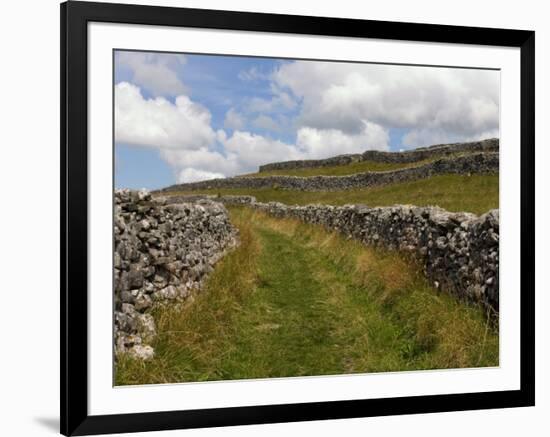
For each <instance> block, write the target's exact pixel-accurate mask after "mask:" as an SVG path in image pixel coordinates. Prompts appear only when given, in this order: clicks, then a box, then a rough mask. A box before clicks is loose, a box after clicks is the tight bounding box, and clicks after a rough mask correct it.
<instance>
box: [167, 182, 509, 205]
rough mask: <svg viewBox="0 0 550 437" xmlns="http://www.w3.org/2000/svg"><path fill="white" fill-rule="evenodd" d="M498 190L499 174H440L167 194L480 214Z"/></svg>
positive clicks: (495, 201) (494, 200)
mask: <svg viewBox="0 0 550 437" xmlns="http://www.w3.org/2000/svg"><path fill="white" fill-rule="evenodd" d="M498 192H499V184H498V175H472V176H465V175H440V176H434V177H431V178H428V179H421V180H418V181H412V182H403V183H398V184H392V185H385V186H380V187H372V188H364V189H359V190H346V191H329V192H309V191H292V190H282V189H276V188H260V189H245V188H242V189H240V188H234V189H215V190H200V191H188V192H185V191H182V192H174V193H170V194H198V193H204V194H214V195H216V194H221V195H225V194H248V195H252V196H256V198H257V200H258V201H260V202H270V201H277V202H282V203H286V204H298V205H305V204H309V203H324V204H331V205H344V204H346V203H363V204H367V205H369V206H387V205H394V204H412V205H418V206H427V205H437V206H440V207H442V208H445V209H447V210H449V211H468V212H473V213H476V214H482V213H485V212H487V211H489V210H490V209H493V208H498V205H499V203H498Z"/></svg>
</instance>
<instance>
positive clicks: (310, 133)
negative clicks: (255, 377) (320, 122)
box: [296, 121, 390, 158]
mask: <svg viewBox="0 0 550 437" xmlns="http://www.w3.org/2000/svg"><path fill="white" fill-rule="evenodd" d="M389 139H390V138H389V134H388V131H387V130H386V129H384V128H383V127H382V126H380V125H377V124H375V123H371V122H368V121H365V122H363V127H362V129H361V130H360V131H359V132H358V133H356V134H346V133H344V132H342V131H341V130H338V129H317V128H313V127H302V128H300V129H299V130H298V134H297V139H296V144H297V146H298V148H299V149H300V151H301V153H302V154H303V156H305V157H307V158H326V157H328V156H332V155H335V154H346V153H360V152H364V151H365V150H368V149H371V150H372V149H376V150H388V148H389Z"/></svg>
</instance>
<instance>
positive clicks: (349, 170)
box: [243, 160, 430, 177]
mask: <svg viewBox="0 0 550 437" xmlns="http://www.w3.org/2000/svg"><path fill="white" fill-rule="evenodd" d="M427 162H430V160H424V161H418V162H409V163H385V162H375V161H361V162H353V163H351V164H346V165H335V166H330V167H314V168H295V169H285V170H269V171H263V172H261V173H260V172H258V173H250V174H246V175H243V177H263V176H278V175H284V176H302V177H308V176H319V175H323V176H344V175H348V174H354V173H364V172H366V171H388V170H399V169H401V168H408V167H415V166H418V165H422V164H425V163H427Z"/></svg>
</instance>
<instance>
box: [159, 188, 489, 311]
mask: <svg viewBox="0 0 550 437" xmlns="http://www.w3.org/2000/svg"><path fill="white" fill-rule="evenodd" d="M190 199H193V200H197V199H208V200H210V201H217V202H221V203H223V204H225V205H246V206H249V207H252V208H254V209H257V210H260V211H263V212H266V213H268V214H270V215H273V216H275V217H280V218H295V219H299V220H301V221H303V222H306V223H312V224H317V225H322V226H324V227H325V228H327V229H329V230H333V231H338V232H340V233H342V234H344V235H345V236H346V237H348V238H353V239H356V240H359V241H361V242H362V243H364V244H367V245H370V246H382V247H385V248H387V249H395V250H400V251H403V252H405V253H407V254H409V255H411V256H412V257H413V258H415V259H416V260H417V261H419V262H420V264H421V265H422V266H423V268H424V273H425V274H426V276H427V277H428V278H429V279H430V280H431V281H432V283H433V284H434V285H435V286H436V287H437V288H439V289H441V290H445V291H447V292H450V293H452V294H455V295H456V296H458V297H459V298H461V299H464V300H467V301H471V302H477V303H481V304H482V305H484V306H485V307H486V308H487V309H488V310H489V311H490V312H491V313H493V314H497V313H498V308H499V293H498V290H499V288H498V283H499V279H498V278H499V210H498V209H495V210H491V211H489V212H488V213H486V214H484V215H481V216H477V215H475V214H470V213H465V212H460V213H453V212H448V211H446V210H444V209H442V208H438V207H417V206H411V205H396V206H391V207H376V208H371V207H368V206H366V205H345V206H330V205H306V206H296V205H285V204H282V203H278V202H269V203H261V202H257V201H256V199H255V197H253V196H204V195H202V196H200V195H196V196H173V197H169V198H167V200H166V201H167V202H174V203H180V202H187V201H189V200H190Z"/></svg>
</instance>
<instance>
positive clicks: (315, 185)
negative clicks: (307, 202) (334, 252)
mask: <svg viewBox="0 0 550 437" xmlns="http://www.w3.org/2000/svg"><path fill="white" fill-rule="evenodd" d="M498 171H499V155H498V153H477V154H473V155H466V156H461V157H458V158H453V159H440V160H437V161H433V162H430V163H427V164H424V165H420V166H417V167H410V168H405V169H401V170H394V171H383V172H365V173H357V174H352V175H347V176H311V177H298V176H265V177H233V178H222V179H211V180H207V181H200V182H192V183H186V184H179V185H173V186H170V187H167V188H164V189H163V190H161V191H160V192H161V193H169V192H171V191H191V190H205V189H219V188H245V189H255V188H282V189H286V190H300V191H339V190H349V189H354V188H365V187H371V186H377V185H386V184H392V183H397V182H405V181H411V180H416V179H423V178H428V177H431V176H435V175H438V174H448V173H453V174H471V173H498Z"/></svg>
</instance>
